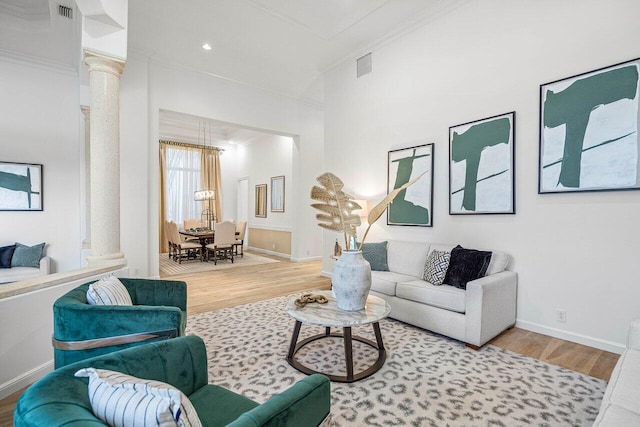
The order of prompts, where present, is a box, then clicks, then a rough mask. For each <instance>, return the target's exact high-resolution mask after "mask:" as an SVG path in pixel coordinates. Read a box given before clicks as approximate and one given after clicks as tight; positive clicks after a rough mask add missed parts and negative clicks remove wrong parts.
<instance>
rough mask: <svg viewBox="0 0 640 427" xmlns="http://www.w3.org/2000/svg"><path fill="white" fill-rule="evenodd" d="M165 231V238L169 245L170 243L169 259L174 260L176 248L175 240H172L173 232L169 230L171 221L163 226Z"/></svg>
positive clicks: (165, 222)
mask: <svg viewBox="0 0 640 427" xmlns="http://www.w3.org/2000/svg"><path fill="white" fill-rule="evenodd" d="M162 227H163V230H164V236H165V238H166V239H167V243H169V259H171V258H174V256H173V254H174V251H175V246H174V244H173V239H172V238H171V230H170V229H169V221H167V220H165V221H164V223H163V224H162Z"/></svg>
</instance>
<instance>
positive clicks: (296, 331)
mask: <svg viewBox="0 0 640 427" xmlns="http://www.w3.org/2000/svg"><path fill="white" fill-rule="evenodd" d="M310 293H311V294H313V295H323V296H325V297H326V298H327V300H329V301H328V302H327V303H326V304H318V303H311V304H307V305H306V306H304V307H298V306H296V304H295V300H296V299H297V298H296V297H291V298H290V299H289V301H287V305H286V307H285V311H286V312H287V314H288V315H289V316H291V317H292V318H293V319H294V320H295V321H296V324H295V326H294V328H293V335H292V336H291V344H290V345H289V352H288V353H287V362H288V363H289V365H291V366H293V367H294V368H296V369H297V370H299V371H300V372H303V373H305V374H307V375H311V374H316V373H317V374H323V375H326V376H327V377H328V378H329V379H330V380H331V381H336V382H342V383H351V382H354V381H359V380H361V379H363V378H366V377H368V376H370V375H371V374H373V373H375V372H377V371H378V370H379V369H380V368H381V367H382V365H384V361H385V359H386V357H387V353H386V351H385V348H384V343H383V342H382V333H381V332H380V324H379V321H380V320H382V319H384V318H385V317H387V315H388V314H389V312H390V311H391V307H389V304H388V303H387V302H386V301H385V300H383V299H382V298H379V297H376V296H374V295H369V297H368V298H367V304H366V306H365V308H364V309H363V310H359V311H343V310H340V309H338V307H337V306H336V300H335V298H334V297H333V296H332V295H331V291H311V292H310ZM303 323H306V324H309V325H317V326H324V327H325V333H324V334H318V335H314V336H312V337H309V338H306V339H304V340H302V341H300V342H298V336H299V335H300V328H301V326H302V324H303ZM368 324H371V325H372V326H373V332H374V334H375V336H376V342H373V341H371V340H368V339H366V338H362V337H359V336H354V335H352V334H351V328H352V327H353V326H362V325H368ZM331 328H342V330H343V333H342V334H339V333H331ZM330 337H338V338H343V339H344V353H345V359H346V365H347V375H330V374H327V373H324V372H319V371H316V370H314V369H311V368H309V367H308V366H305V365H303V364H302V363H300V362H299V361H298V360H296V358H295V355H296V353H297V352H298V351H299V350H300V349H301V348H302V347H304V346H305V345H307V344H309V343H311V342H314V341H317V340H320V339H324V338H330ZM353 340H356V341H358V342H361V343H364V344H366V345H369V346H371V347H373V348H374V349H376V350H377V351H378V359H377V360H376V361H375V363H374V364H373V365H371V366H370V367H369V368H367V369H365V370H363V371H361V372H357V373H354V372H353V347H352V343H353Z"/></svg>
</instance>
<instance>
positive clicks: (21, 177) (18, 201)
mask: <svg viewBox="0 0 640 427" xmlns="http://www.w3.org/2000/svg"><path fill="white" fill-rule="evenodd" d="M41 210H42V165H40V164H30V163H10V162H0V211H41Z"/></svg>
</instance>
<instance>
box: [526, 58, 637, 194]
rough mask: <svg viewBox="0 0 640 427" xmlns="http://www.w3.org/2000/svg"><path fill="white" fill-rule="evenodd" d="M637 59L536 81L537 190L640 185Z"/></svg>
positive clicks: (542, 191) (598, 188)
mask: <svg viewBox="0 0 640 427" xmlns="http://www.w3.org/2000/svg"><path fill="white" fill-rule="evenodd" d="M639 71H640V60H638V59H636V60H633V61H629V62H625V63H622V64H617V65H613V66H611V67H607V68H602V69H599V70H596V71H591V72H588V73H584V74H580V75H577V76H573V77H569V78H566V79H562V80H558V81H555V82H551V83H546V84H543V85H541V86H540V156H539V185H538V192H539V193H562V192H574V191H603V190H629V189H638V188H640V155H639V149H640V145H639V140H638V123H639V120H638V115H639V108H638V100H639V96H638V94H639V88H640V79H639V75H640V72H639Z"/></svg>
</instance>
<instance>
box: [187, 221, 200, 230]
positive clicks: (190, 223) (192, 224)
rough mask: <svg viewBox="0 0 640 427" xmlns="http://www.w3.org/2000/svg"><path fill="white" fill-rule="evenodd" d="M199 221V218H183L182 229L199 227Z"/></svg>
mask: <svg viewBox="0 0 640 427" xmlns="http://www.w3.org/2000/svg"><path fill="white" fill-rule="evenodd" d="M200 227H201V223H200V220H199V219H185V220H184V229H185V230H188V229H190V228H200Z"/></svg>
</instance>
